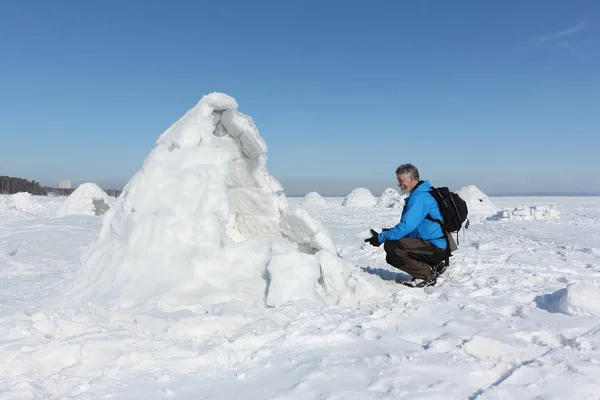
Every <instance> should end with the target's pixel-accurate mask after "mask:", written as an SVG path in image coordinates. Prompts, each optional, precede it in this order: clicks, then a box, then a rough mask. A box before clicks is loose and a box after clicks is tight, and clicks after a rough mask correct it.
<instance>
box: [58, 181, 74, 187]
mask: <svg viewBox="0 0 600 400" xmlns="http://www.w3.org/2000/svg"><path fill="white" fill-rule="evenodd" d="M58 188H59V189H71V181H58Z"/></svg>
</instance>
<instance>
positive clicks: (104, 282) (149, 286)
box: [65, 93, 354, 309]
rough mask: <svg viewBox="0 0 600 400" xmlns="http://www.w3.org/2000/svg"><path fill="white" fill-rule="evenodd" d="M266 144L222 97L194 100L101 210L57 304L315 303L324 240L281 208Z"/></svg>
mask: <svg viewBox="0 0 600 400" xmlns="http://www.w3.org/2000/svg"><path fill="white" fill-rule="evenodd" d="M266 151H267V146H266V143H265V142H264V140H263V139H262V138H261V137H260V135H259V132H258V129H257V128H256V126H255V125H254V122H253V121H252V119H251V118H250V117H248V116H246V115H243V114H241V113H240V112H238V111H237V102H236V101H235V100H234V99H233V98H231V97H229V96H227V95H225V94H221V93H213V94H210V95H207V96H204V97H203V98H202V99H201V100H200V102H199V103H198V104H197V105H196V106H195V107H193V108H192V109H190V110H189V111H188V112H187V113H186V114H185V115H184V116H183V117H182V118H180V119H179V120H178V121H177V122H175V123H174V124H173V125H172V126H171V127H170V128H169V129H167V130H166V131H165V132H164V133H163V134H162V135H161V136H160V137H159V138H158V140H157V142H156V147H155V148H154V149H153V150H152V151H151V152H150V154H149V155H148V157H147V158H146V159H145V161H144V164H143V166H142V168H141V169H140V170H139V171H138V172H137V173H136V174H135V175H134V176H133V177H132V178H131V180H130V181H129V182H128V183H127V185H126V186H125V188H124V190H123V193H122V194H121V196H120V197H119V198H118V199H117V201H116V203H115V204H114V206H113V207H112V208H111V209H110V210H109V211H108V212H107V213H106V215H105V217H104V220H103V227H102V231H101V233H100V237H99V239H98V240H97V241H96V242H95V243H94V244H92V246H90V248H89V250H88V252H87V254H86V255H85V256H84V258H83V259H82V264H83V265H82V266H81V268H80V269H79V273H78V276H77V277H76V278H75V280H74V282H73V283H72V285H71V287H70V288H69V290H67V291H66V292H65V294H66V295H67V296H69V302H70V303H71V304H73V302H79V304H82V303H86V302H90V301H93V302H101V303H108V304H111V305H118V306H119V307H134V306H137V305H142V304H145V303H147V302H149V301H152V302H156V303H157V304H160V305H161V307H163V308H166V309H169V308H173V309H178V308H182V307H186V305H194V306H195V307H196V306H199V305H205V306H208V305H213V304H216V303H217V302H226V301H231V300H239V301H247V302H254V303H263V304H264V303H265V302H266V303H268V304H278V303H281V302H284V301H288V300H299V299H301V298H305V299H309V300H315V299H319V297H318V296H316V295H315V293H316V292H315V290H316V289H315V282H317V281H318V282H319V285H320V286H328V287H336V288H339V287H340V282H338V283H336V284H335V285H334V284H331V283H329V282H328V280H330V279H337V277H331V275H326V276H322V274H321V269H322V268H319V267H320V266H321V265H320V260H321V259H322V255H321V254H323V252H325V253H327V254H330V255H331V257H332V258H333V259H336V258H338V256H337V252H336V247H335V245H334V243H333V240H332V239H331V237H330V235H329V233H328V232H327V231H326V230H325V229H324V228H323V226H322V225H321V224H320V223H319V222H317V221H315V220H314V219H313V218H312V217H311V216H310V215H309V214H308V213H307V212H306V211H305V210H302V209H292V208H291V207H289V206H288V203H287V200H286V198H285V194H284V192H283V188H282V186H281V184H280V183H279V182H278V181H277V180H276V179H275V178H273V177H272V176H271V175H269V173H268V171H267V168H266V160H267V157H266ZM78 190H79V189H78ZM88 197H89V196H88ZM282 249H283V250H282ZM316 254H319V256H317V255H316ZM321 267H322V266H321ZM352 267H354V266H352ZM344 268H348V269H349V268H351V267H349V266H344ZM344 271H345V270H344ZM345 273H346V272H344V274H345ZM342 281H343V282H344V284H342V285H341V286H342V288H341V289H340V290H346V289H347V288H346V287H345V286H344V285H347V282H348V280H347V279H342ZM309 286H310V288H309ZM324 298H326V299H328V301H329V300H330V301H333V302H336V303H339V302H340V301H341V300H340V296H335V295H334V294H332V295H327V296H324ZM344 299H346V298H344Z"/></svg>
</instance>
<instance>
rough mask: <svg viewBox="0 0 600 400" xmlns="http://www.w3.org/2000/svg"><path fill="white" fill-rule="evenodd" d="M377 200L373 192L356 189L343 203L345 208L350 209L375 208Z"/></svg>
mask: <svg viewBox="0 0 600 400" xmlns="http://www.w3.org/2000/svg"><path fill="white" fill-rule="evenodd" d="M375 203H377V199H376V198H375V196H373V194H371V191H370V190H369V189H366V188H356V189H354V190H353V191H351V192H350V193H349V194H348V195H347V196H346V197H345V198H344V201H343V202H342V205H343V206H348V207H373V206H374V205H375Z"/></svg>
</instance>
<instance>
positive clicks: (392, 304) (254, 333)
mask: <svg viewBox="0 0 600 400" xmlns="http://www.w3.org/2000/svg"><path fill="white" fill-rule="evenodd" d="M65 200H66V198H64V197H63V198H45V197H37V196H31V197H28V196H21V197H20V198H17V199H16V200H15V199H10V198H8V196H0V274H1V275H0V276H1V280H0V399H104V398H111V399H160V398H175V399H329V400H333V399H344V400H346V399H401V398H407V399H408V398H410V399H416V398H422V399H542V398H543V399H567V398H573V399H598V398H600V384H599V383H598V376H600V295H599V294H600V198H598V197H588V198H586V197H573V198H566V197H563V198H560V197H548V198H541V197H532V198H525V197H513V198H502V197H496V198H492V199H491V200H492V202H493V204H494V205H495V206H496V207H498V208H499V209H501V210H514V209H515V208H518V207H519V206H526V207H533V206H544V205H554V206H555V207H556V210H558V211H559V212H560V216H559V217H558V218H554V217H553V218H552V219H547V220H545V219H540V220H511V219H501V220H476V221H474V222H472V224H471V226H470V228H469V230H468V231H467V232H466V233H465V235H464V236H463V234H461V235H460V247H459V250H458V252H457V253H455V256H454V257H452V259H451V266H450V268H449V269H448V271H447V272H446V274H444V275H443V276H442V277H441V278H440V279H439V281H438V282H439V283H438V285H437V286H435V287H430V288H426V289H424V290H423V289H411V288H407V287H404V286H401V285H399V284H397V283H395V278H396V277H397V276H398V271H396V270H394V269H393V268H391V267H389V266H388V265H387V264H386V263H385V257H384V253H383V249H382V248H373V247H371V246H370V245H368V244H364V242H363V241H362V240H361V239H359V236H360V234H361V233H362V232H363V231H364V230H365V229H368V228H369V227H373V228H377V229H379V228H381V227H388V226H391V225H393V224H395V223H396V222H397V221H398V218H399V216H400V213H401V209H400V208H376V207H362V208H360V207H344V206H342V202H343V198H342V197H338V198H325V202H326V204H325V205H306V206H304V205H303V206H300V205H299V203H300V201H301V200H302V199H301V198H290V199H288V201H289V203H290V204H291V207H292V208H301V209H303V210H306V211H307V212H308V213H309V214H310V215H311V216H312V217H314V219H316V220H317V221H319V222H321V223H322V224H323V225H324V226H325V228H326V229H327V230H328V231H329V233H330V234H331V237H332V238H333V241H334V242H335V245H336V246H337V251H338V253H339V254H340V255H341V256H342V257H343V259H344V260H347V261H348V262H349V265H355V267H353V268H354V269H355V272H356V276H357V277H358V278H357V279H356V280H355V283H356V284H357V285H358V287H356V288H355V291H354V296H355V300H356V299H360V301H359V302H356V303H355V304H352V305H343V306H336V305H332V304H331V303H326V302H322V301H318V300H310V299H306V300H300V301H289V302H285V303H283V304H278V305H276V306H274V307H269V306H267V305H266V304H264V302H263V303H261V302H246V301H242V300H230V301H224V302H213V303H211V304H202V305H198V306H197V307H193V306H189V305H188V306H186V307H184V308H182V309H174V308H173V305H172V304H170V306H169V308H166V307H163V306H161V304H160V303H157V302H146V303H140V304H139V305H138V306H137V307H135V308H124V307H120V306H119V304H114V303H104V302H95V301H90V302H87V303H84V304H77V305H76V306H75V305H74V306H73V307H69V304H68V302H67V303H65V299H64V294H61V292H62V291H63V290H64V289H66V288H67V282H69V281H70V280H72V279H74V278H75V277H76V276H77V275H78V273H79V269H80V268H82V267H81V263H80V262H81V260H82V259H84V254H86V251H87V249H88V246H89V245H91V244H92V243H93V242H94V241H96V240H97V238H98V236H99V235H100V231H101V228H102V217H96V216H66V217H61V218H56V217H55V215H56V212H57V210H58V208H59V207H60V205H61V203H62V202H64V201H65ZM521 209H522V208H521ZM538 209H544V208H543V207H538ZM239 246H240V247H238V248H237V251H238V252H241V254H240V255H239V257H241V259H243V257H244V253H243V252H244V247H243V246H242V245H239ZM254 250H255V249H253V248H251V247H247V248H246V251H248V252H249V253H250V252H252V251H254ZM108 256H109V257H110V254H108ZM303 256H304V257H306V260H307V263H311V262H313V261H311V260H313V258H311V256H310V255H309V254H305V255H303ZM282 260H283V261H285V259H282ZM293 262H297V259H294V260H293ZM280 264H282V265H281V268H280V269H279V272H280V274H279V275H278V277H277V279H279V280H285V279H286V274H285V271H286V269H285V262H281V263H280ZM147 273H148V274H152V273H153V271H152V270H151V269H149V270H148V271H147ZM214 273H217V272H214ZM218 273H220V274H223V275H224V277H225V276H227V274H237V273H240V271H239V270H222V271H221V272H218ZM289 274H292V275H293V274H294V271H290V272H289ZM333 278H335V277H328V279H331V280H332V282H334V283H335V279H333ZM223 279H225V278H223ZM311 279H312V278H311ZM213 281H214V280H213ZM101 282H102V283H103V284H107V282H110V279H106V277H103V279H102V280H101ZM225 282H226V283H227V282H229V281H227V280H225ZM278 287H279V288H281V287H283V286H278ZM219 289H220V290H221V291H224V292H226V291H228V290H234V288H232V287H228V286H226V285H225V286H223V287H220V288H219ZM259 297H264V296H259ZM77 303H79V302H77Z"/></svg>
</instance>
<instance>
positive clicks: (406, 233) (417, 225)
mask: <svg viewBox="0 0 600 400" xmlns="http://www.w3.org/2000/svg"><path fill="white" fill-rule="evenodd" d="M430 189H431V184H430V183H429V181H424V182H422V183H421V184H420V185H418V186H417V187H416V188H414V189H413V191H412V192H411V193H410V195H409V196H408V197H407V198H406V199H405V200H404V209H403V210H402V217H401V218H400V222H399V223H398V225H396V226H394V227H393V228H390V230H388V231H385V232H381V233H380V234H379V235H378V236H377V239H379V242H380V243H383V242H385V241H386V240H400V239H402V238H403V237H410V238H419V239H423V240H426V241H428V242H431V243H432V244H433V245H435V246H437V247H439V248H440V249H445V248H446V239H444V238H443V236H444V233H443V232H442V228H441V227H440V225H439V224H438V223H436V222H433V221H429V220H428V219H425V216H426V215H427V214H429V215H431V216H432V217H433V218H435V219H439V220H441V219H442V214H441V213H440V209H439V207H438V205H437V203H436V202H435V199H434V198H433V196H431V194H429V190H430ZM440 238H441V239H440Z"/></svg>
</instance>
